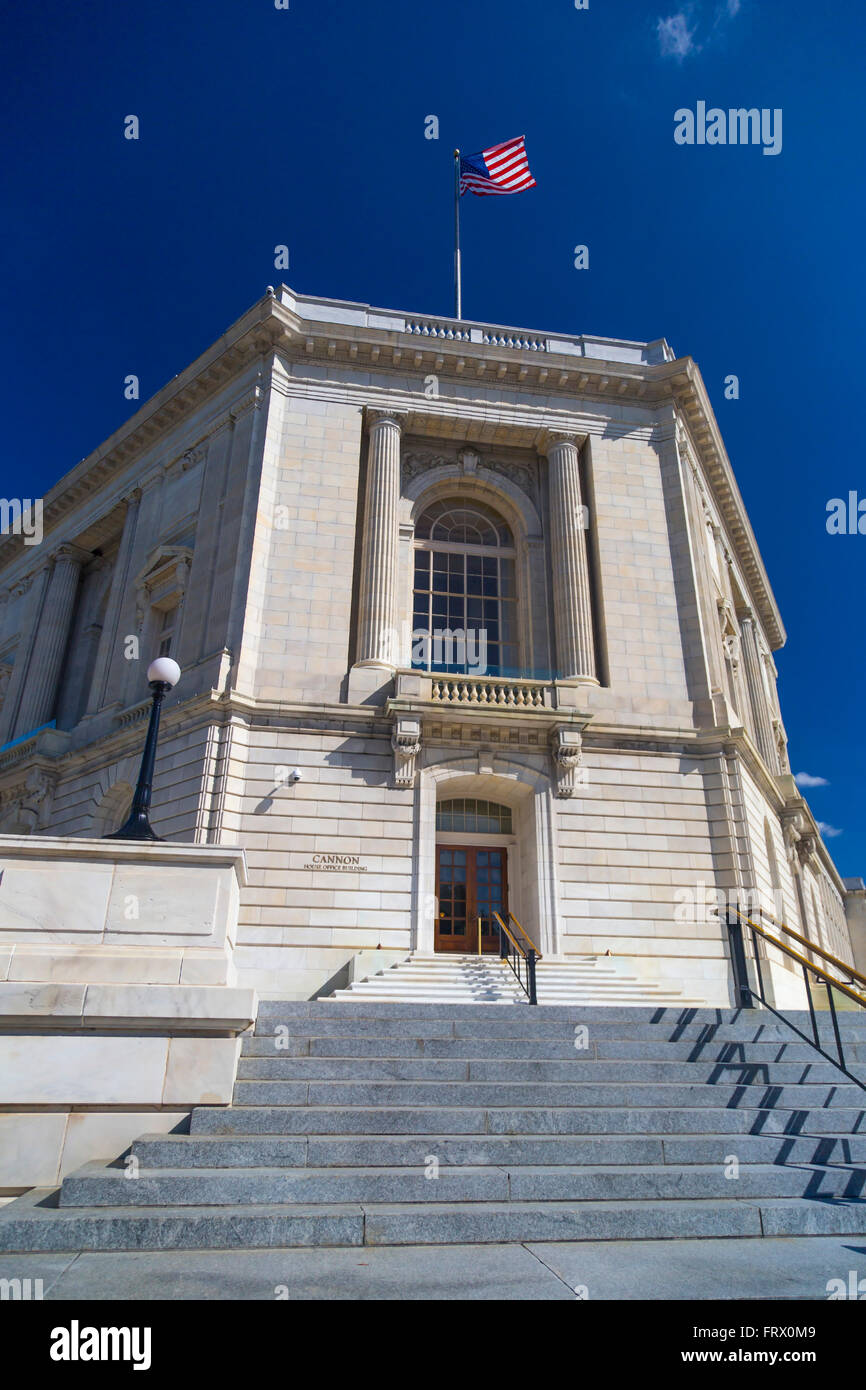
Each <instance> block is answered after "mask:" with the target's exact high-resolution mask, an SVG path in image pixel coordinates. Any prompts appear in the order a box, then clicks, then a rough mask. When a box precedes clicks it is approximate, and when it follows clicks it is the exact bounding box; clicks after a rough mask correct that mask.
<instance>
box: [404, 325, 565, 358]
mask: <svg viewBox="0 0 866 1390" xmlns="http://www.w3.org/2000/svg"><path fill="white" fill-rule="evenodd" d="M405 331H406V332H407V333H414V334H416V335H417V336H419V337H422V338H446V339H450V340H451V341H453V342H464V343H486V344H487V345H488V346H489V347H508V348H518V349H520V350H521V351H524V352H546V351H547V344H546V342H545V340H544V339H543V338H537V337H527V336H526V334H522V333H520V332H518V331H515V332H507V331H499V330H497V329H495V328H468V327H467V326H466V325H465V324H462V323H457V322H450V321H448V320H447V319H444V320H436V319H407V320H406V329H405Z"/></svg>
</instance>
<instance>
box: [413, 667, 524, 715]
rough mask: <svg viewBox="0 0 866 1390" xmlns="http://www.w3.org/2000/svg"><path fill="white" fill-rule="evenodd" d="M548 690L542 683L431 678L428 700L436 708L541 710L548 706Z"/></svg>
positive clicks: (472, 677) (491, 679)
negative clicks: (465, 706)
mask: <svg viewBox="0 0 866 1390" xmlns="http://www.w3.org/2000/svg"><path fill="white" fill-rule="evenodd" d="M549 689H550V687H549V686H546V685H545V684H544V682H543V681H524V680H508V679H506V678H501V679H496V678H493V677H488V676H482V677H477V676H435V675H434V676H433V678H432V680H431V693H430V699H431V701H432V703H433V704H436V705H452V706H454V705H457V706H464V705H472V706H479V707H485V708H491V707H495V708H497V709H545V708H548V707H549V704H550V698H549V693H548V692H549Z"/></svg>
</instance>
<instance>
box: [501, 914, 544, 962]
mask: <svg viewBox="0 0 866 1390" xmlns="http://www.w3.org/2000/svg"><path fill="white" fill-rule="evenodd" d="M508 916H509V917H510V918H511V920H512V922H517V918H516V917H515V915H514V913H513V912H509V914H508ZM517 925H518V927H519V928H520V931H521V932H522V933H523V935H524V936H525V937H526V940H527V941H528V942H529V944H530V946H531V947H532V949H533V951H534V952H535V958H536V960H541V952H540V951H539V949H538V947H537V946H536V944H535V942H534V941H533V939H532V937H531V936H530V935H529V932H528V931H527V930H526V928H525V927H524V926H523V925H522V923H520V922H517Z"/></svg>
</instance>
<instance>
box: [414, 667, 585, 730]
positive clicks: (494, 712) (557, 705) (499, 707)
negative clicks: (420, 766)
mask: <svg viewBox="0 0 866 1390" xmlns="http://www.w3.org/2000/svg"><path fill="white" fill-rule="evenodd" d="M583 690H584V686H583V685H582V684H581V683H579V682H576V681H574V682H572V681H557V680H554V679H550V680H533V679H531V678H528V677H522V676H514V677H512V676H469V675H448V674H445V673H440V672H428V671H411V670H402V671H398V672H397V673H396V676H395V681H394V691H395V693H394V695H393V696H392V697H391V698H390V699H389V700H388V701H387V704H386V713H387V714H388V715H390V716H391V717H392V718H393V717H398V718H400V719H403V718H405V717H407V716H409V717H411V718H414V719H415V720H416V721H417V722H418V724H419V726H420V727H422V728H423V730H424V732H425V733H429V734H431V735H433V736H435V735H436V734H437V732H441V731H444V730H446V729H447V730H449V731H450V732H449V736H450V737H460V738H461V739H463V738H467V737H468V738H474V737H476V736H480V737H482V738H485V739H488V738H490V739H493V741H497V740H498V739H499V738H503V741H506V742H508V741H515V740H517V739H518V737H519V735H518V730H519V729H523V730H528V729H531V728H534V729H536V730H538V731H539V734H540V735H541V738H542V740H543V741H545V742H546V740H547V738H548V737H549V736H550V734H551V733H552V732H553V731H554V730H555V729H556V728H557V727H558V726H560V725H564V724H567V725H569V726H573V727H575V728H576V729H578V730H580V729H583V728H584V727H585V726H586V724H587V723H588V722H589V720H590V718H591V715H590V714H589V712H588V710H587V709H586V708H585V703H584V701H582V698H581V697H582V694H583ZM506 729H507V730H510V731H512V732H511V733H508V732H505V731H506ZM482 731H483V732H482ZM521 741H522V740H521ZM532 741H535V740H534V739H533V740H532Z"/></svg>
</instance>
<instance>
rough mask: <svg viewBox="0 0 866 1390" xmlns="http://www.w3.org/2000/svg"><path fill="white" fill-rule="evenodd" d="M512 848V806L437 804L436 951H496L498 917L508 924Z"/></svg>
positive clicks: (474, 800)
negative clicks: (509, 874)
mask: <svg viewBox="0 0 866 1390" xmlns="http://www.w3.org/2000/svg"><path fill="white" fill-rule="evenodd" d="M513 847H514V829H513V817H512V811H511V807H510V806H505V805H503V804H502V803H501V802H496V801H489V800H487V799H486V798H479V797H453V798H449V799H448V800H442V801H439V802H438V803H437V806H436V898H437V902H438V910H437V914H436V925H435V929H434V940H433V949H434V951H436V952H442V953H445V954H447V953H455V952H456V953H468V952H473V953H475V952H477V953H479V954H491V953H492V952H494V951H495V950H496V949H497V947H498V944H499V936H498V930H497V921H496V915H497V914H498V915H499V916H500V917H502V918H503V920H504V921H505V922H507V921H508V908H509V896H508V867H509V866H508V859H509V849H510V848H513Z"/></svg>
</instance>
